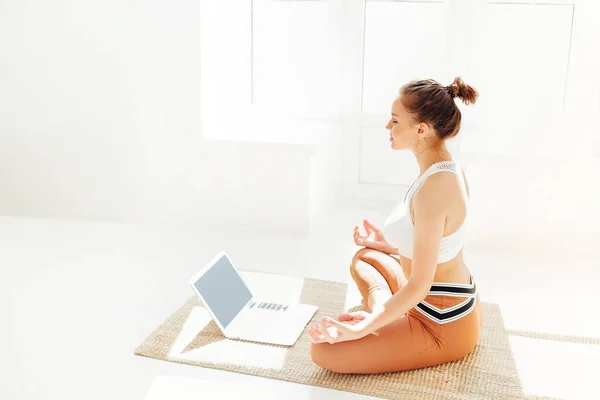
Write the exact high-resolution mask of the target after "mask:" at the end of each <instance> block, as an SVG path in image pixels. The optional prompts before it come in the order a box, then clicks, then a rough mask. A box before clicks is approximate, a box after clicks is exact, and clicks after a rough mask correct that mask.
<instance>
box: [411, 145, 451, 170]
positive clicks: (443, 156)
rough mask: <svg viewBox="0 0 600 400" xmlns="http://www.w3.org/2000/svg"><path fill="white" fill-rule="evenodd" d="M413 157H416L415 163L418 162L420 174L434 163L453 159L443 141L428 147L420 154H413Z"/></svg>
mask: <svg viewBox="0 0 600 400" xmlns="http://www.w3.org/2000/svg"><path fill="white" fill-rule="evenodd" d="M415 158H416V159H417V164H419V170H420V174H421V175H422V174H423V173H424V172H425V171H427V168H429V167H431V166H432V165H433V164H435V163H438V162H441V161H450V160H453V157H452V154H450V152H449V151H448V149H447V148H446V145H445V144H443V143H442V144H439V145H438V146H436V147H434V148H428V149H427V150H425V151H424V152H423V153H421V154H415Z"/></svg>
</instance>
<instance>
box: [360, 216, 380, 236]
mask: <svg viewBox="0 0 600 400" xmlns="http://www.w3.org/2000/svg"><path fill="white" fill-rule="evenodd" d="M363 223H364V224H365V226H368V227H369V229H370V230H372V231H373V232H375V233H377V232H379V228H377V227H376V226H375V225H373V224H372V223H370V222H369V221H367V220H366V219H365V220H364V221H363Z"/></svg>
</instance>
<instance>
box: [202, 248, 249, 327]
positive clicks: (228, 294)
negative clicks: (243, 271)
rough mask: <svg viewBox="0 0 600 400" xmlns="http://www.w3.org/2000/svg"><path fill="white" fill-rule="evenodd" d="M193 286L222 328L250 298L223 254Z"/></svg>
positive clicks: (246, 288) (240, 279)
mask: <svg viewBox="0 0 600 400" xmlns="http://www.w3.org/2000/svg"><path fill="white" fill-rule="evenodd" d="M194 286H195V287H196V290H198V293H200V294H201V295H202V298H204V301H205V302H206V304H207V305H208V307H210V309H211V311H212V312H213V314H214V315H215V317H216V318H217V319H218V320H219V323H220V324H221V326H223V328H227V326H228V325H229V324H230V323H231V321H232V320H233V319H234V318H235V316H236V315H238V313H239V312H240V311H241V310H242V309H243V308H244V306H245V305H246V304H247V303H248V301H250V299H251V298H252V294H251V293H250V290H248V287H247V286H246V285H245V284H244V281H242V278H240V276H239V275H238V273H237V271H236V270H235V268H234V267H233V265H232V264H231V263H230V262H229V259H228V258H227V256H225V255H223V257H221V258H220V259H219V260H218V261H217V262H216V263H214V264H213V266H212V267H210V268H209V270H208V271H206V273H205V274H204V275H202V276H201V277H200V278H199V279H198V280H197V281H196V282H194Z"/></svg>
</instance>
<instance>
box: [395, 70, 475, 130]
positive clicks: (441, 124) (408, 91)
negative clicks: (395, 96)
mask: <svg viewBox="0 0 600 400" xmlns="http://www.w3.org/2000/svg"><path fill="white" fill-rule="evenodd" d="M400 95H401V96H402V97H401V98H402V105H403V106H404V108H405V109H406V111H407V112H408V113H409V114H410V115H411V116H412V118H413V119H414V120H415V121H416V122H426V123H428V124H430V125H431V126H432V127H433V129H435V131H436V132H437V136H438V137H439V138H440V139H447V138H451V137H453V136H455V135H456V134H457V133H458V131H459V130H460V121H461V118H462V116H461V113H460V110H459V109H458V106H457V105H456V103H455V102H454V98H455V97H458V98H460V99H461V100H462V101H463V103H465V104H475V101H476V100H477V98H478V97H479V93H478V92H477V90H475V89H474V88H473V87H472V86H469V85H467V84H466V83H464V82H463V80H462V79H461V77H460V76H457V77H456V78H454V82H452V83H451V84H450V85H448V86H442V85H441V84H439V83H438V82H436V81H434V80H433V79H426V80H420V81H411V82H408V83H407V84H405V85H404V86H402V88H400Z"/></svg>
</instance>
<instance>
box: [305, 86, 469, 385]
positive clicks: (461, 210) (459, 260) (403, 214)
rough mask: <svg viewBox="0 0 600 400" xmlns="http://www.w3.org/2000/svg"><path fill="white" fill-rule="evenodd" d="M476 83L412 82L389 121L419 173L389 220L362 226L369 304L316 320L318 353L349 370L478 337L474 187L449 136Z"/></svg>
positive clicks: (402, 360) (399, 362)
mask: <svg viewBox="0 0 600 400" xmlns="http://www.w3.org/2000/svg"><path fill="white" fill-rule="evenodd" d="M456 97H458V98H460V99H461V100H462V101H463V102H464V103H465V104H470V103H475V101H476V100H477V97H478V93H477V91H476V90H475V89H474V88H472V87H471V86H469V85H466V84H465V83H464V82H463V81H462V79H461V78H460V77H457V78H456V79H455V80H454V82H453V83H452V84H451V85H449V86H442V85H440V84H439V83H438V82H436V81H434V80H421V81H413V82H409V83H407V84H406V85H404V86H403V87H402V88H401V89H400V92H399V95H398V97H397V98H396V100H395V101H394V102H393V104H392V115H391V118H390V120H389V122H388V124H387V126H386V129H387V130H389V131H390V141H391V146H392V149H394V150H405V149H410V150H412V152H413V153H414V154H415V158H416V161H417V163H418V165H419V168H420V175H419V177H418V178H417V179H416V180H415V182H414V183H413V184H412V186H411V187H410V188H409V190H408V192H407V193H406V196H405V197H404V200H403V202H402V203H400V204H398V205H397V206H396V208H395V209H394V210H393V211H392V213H391V215H390V216H389V217H388V219H387V221H386V222H385V224H384V227H383V230H380V229H378V228H377V227H375V226H373V225H372V224H371V223H370V222H368V221H366V220H365V221H364V228H365V231H366V233H367V235H366V236H362V235H361V234H360V233H359V230H358V227H355V229H354V241H355V243H356V244H357V245H359V246H364V248H362V249H361V250H359V251H358V252H357V253H356V255H355V256H354V258H353V260H352V264H351V266H350V272H351V274H352V278H353V279H354V281H355V282H356V284H357V285H358V288H359V290H360V292H361V294H362V296H363V306H364V308H365V310H366V311H358V312H351V313H345V314H342V315H340V316H339V317H338V319H337V320H336V319H333V318H331V317H324V318H323V319H322V320H321V321H320V323H319V324H318V325H316V326H313V327H311V328H310V336H311V340H312V341H313V344H312V347H311V356H312V359H313V361H314V362H315V363H316V364H317V365H319V366H321V367H323V368H326V369H328V370H331V371H334V372H341V373H363V374H364V373H382V372H393V371H404V370H409V369H415V368H422V367H427V366H432V365H437V364H442V363H445V362H448V361H453V360H457V359H459V358H462V357H464V356H466V355H467V354H469V353H470V352H471V351H472V350H473V349H474V347H475V345H476V344H477V341H478V339H479V330H480V328H481V305H480V301H479V295H478V294H477V292H476V287H475V283H474V282H473V279H472V277H471V274H470V272H469V269H468V268H467V266H466V265H465V263H464V261H463V257H462V248H463V241H464V233H465V232H464V228H463V224H464V221H465V219H466V216H467V203H468V193H469V188H468V184H467V182H466V178H465V176H464V173H463V171H462V169H461V168H460V167H459V166H458V164H457V163H456V162H455V161H454V160H453V158H452V155H451V154H450V152H449V151H448V149H447V148H446V144H445V141H446V139H448V138H451V137H453V136H455V135H456V134H457V133H458V131H459V129H460V122H461V113H460V110H459V109H458V107H457V105H456V103H455V98H456Z"/></svg>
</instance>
